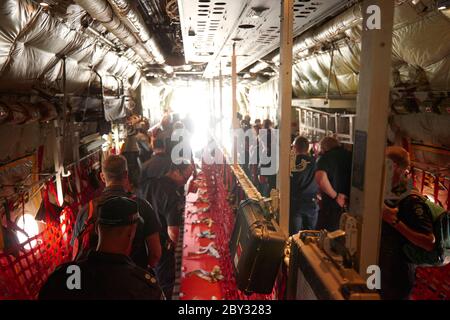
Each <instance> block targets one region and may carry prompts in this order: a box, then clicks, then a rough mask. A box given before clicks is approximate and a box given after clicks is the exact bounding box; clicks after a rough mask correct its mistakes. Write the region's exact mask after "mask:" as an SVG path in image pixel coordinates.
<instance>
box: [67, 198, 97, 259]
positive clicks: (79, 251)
mask: <svg viewBox="0 0 450 320" xmlns="http://www.w3.org/2000/svg"><path fill="white" fill-rule="evenodd" d="M96 221H97V203H94V201H93V200H91V201H89V204H88V216H87V218H86V220H85V221H84V224H83V227H82V229H81V231H80V233H79V234H78V236H77V237H76V238H75V241H74V244H73V249H72V260H73V261H80V260H83V259H85V258H87V255H88V254H89V252H90V251H91V250H92V249H93V248H95V247H96V246H97V242H98V235H97V233H96V231H95V226H96Z"/></svg>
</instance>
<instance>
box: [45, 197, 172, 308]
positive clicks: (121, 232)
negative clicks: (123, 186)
mask: <svg viewBox="0 0 450 320" xmlns="http://www.w3.org/2000/svg"><path fill="white" fill-rule="evenodd" d="M142 223H143V219H142V217H141V216H140V215H139V210H138V204H137V203H136V201H134V200H131V199H129V198H124V197H114V198H110V199H108V200H106V201H105V202H103V203H102V204H101V205H100V206H99V207H98V220H97V225H96V229H97V233H98V235H99V238H98V245H97V248H96V250H95V251H91V252H90V253H89V255H88V257H87V258H86V259H85V260H82V261H79V262H71V263H66V264H63V265H61V266H59V267H58V268H57V269H56V270H55V272H53V273H52V274H51V275H50V277H49V278H48V279H47V282H46V283H45V284H44V286H43V287H42V289H41V291H40V293H39V300H162V299H164V295H163V293H162V291H161V289H160V288H159V286H158V284H157V280H156V278H155V277H154V276H153V275H152V274H151V273H149V272H147V271H146V270H144V269H141V268H139V267H138V266H136V264H135V263H134V262H133V261H132V260H131V259H130V257H129V255H130V253H131V249H132V245H133V239H134V236H135V234H136V228H137V226H138V224H142Z"/></svg>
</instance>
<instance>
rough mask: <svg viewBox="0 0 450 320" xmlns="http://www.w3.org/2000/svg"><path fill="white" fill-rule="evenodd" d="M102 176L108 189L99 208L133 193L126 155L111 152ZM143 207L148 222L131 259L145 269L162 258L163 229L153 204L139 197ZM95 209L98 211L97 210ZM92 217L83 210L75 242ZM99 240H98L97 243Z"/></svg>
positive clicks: (138, 234)
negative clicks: (107, 201)
mask: <svg viewBox="0 0 450 320" xmlns="http://www.w3.org/2000/svg"><path fill="white" fill-rule="evenodd" d="M101 178H102V180H103V181H104V182H105V184H106V188H105V190H104V191H103V193H102V194H101V196H100V198H99V199H96V200H94V204H95V205H94V207H98V206H99V205H101V203H102V202H104V201H105V200H107V199H109V198H113V197H128V198H132V197H133V195H132V194H131V193H129V192H128V190H129V183H128V174H127V161H126V159H125V158H124V157H122V156H117V155H111V156H109V157H107V158H106V159H105V160H104V161H103V163H102V173H101ZM136 201H137V204H138V206H139V214H140V215H141V216H142V218H143V219H144V223H143V224H142V225H139V226H138V227H137V230H136V236H135V238H134V241H133V247H132V250H131V259H132V260H133V261H134V262H135V263H136V264H137V265H138V266H139V267H141V268H143V269H147V268H148V267H150V268H153V267H154V266H156V264H157V263H158V261H159V259H160V257H161V245H160V240H159V231H160V229H161V225H160V222H159V220H158V216H157V215H156V213H155V211H154V210H153V208H152V207H151V205H150V204H149V203H148V202H147V201H145V200H142V199H139V198H138V199H136ZM94 211H96V210H95V209H94ZM87 219H88V210H87V208H85V209H84V210H82V211H81V212H80V214H79V215H78V217H77V221H76V224H75V227H74V232H73V237H72V245H73V244H74V240H75V239H76V238H77V237H78V236H79V234H80V233H81V232H82V230H83V227H84V226H85V222H86V220H87ZM94 243H95V242H94Z"/></svg>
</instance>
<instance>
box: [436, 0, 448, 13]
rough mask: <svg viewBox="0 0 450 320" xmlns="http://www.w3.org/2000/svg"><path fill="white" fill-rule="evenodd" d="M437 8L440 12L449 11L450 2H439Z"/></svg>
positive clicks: (443, 0) (439, 0)
mask: <svg viewBox="0 0 450 320" xmlns="http://www.w3.org/2000/svg"><path fill="white" fill-rule="evenodd" d="M437 8H438V10H439V11H443V10H447V9H448V8H450V0H438V1H437Z"/></svg>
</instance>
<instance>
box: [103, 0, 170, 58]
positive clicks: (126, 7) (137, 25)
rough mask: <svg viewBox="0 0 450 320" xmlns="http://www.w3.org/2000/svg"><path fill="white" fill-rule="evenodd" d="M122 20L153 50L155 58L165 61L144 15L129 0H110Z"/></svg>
mask: <svg viewBox="0 0 450 320" xmlns="http://www.w3.org/2000/svg"><path fill="white" fill-rule="evenodd" d="M108 1H109V3H110V4H111V6H112V7H113V9H114V10H115V12H116V14H117V15H118V16H119V18H120V20H121V21H122V22H123V23H125V24H126V25H127V26H128V27H129V28H130V29H131V30H132V31H133V32H134V33H135V34H136V35H137V37H138V38H139V39H140V40H141V42H142V43H143V44H144V46H145V47H146V48H147V49H148V50H150V51H151V53H152V54H153V56H154V58H155V60H156V62H157V63H159V64H163V63H164V62H165V58H164V56H163V54H162V51H161V48H160V46H159V45H158V43H157V42H156V40H155V37H154V36H153V35H151V34H149V32H148V31H147V27H146V25H145V21H144V19H143V18H142V16H141V15H140V14H139V13H138V12H136V11H135V10H134V9H133V8H132V6H131V4H130V1H129V0H108Z"/></svg>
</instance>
